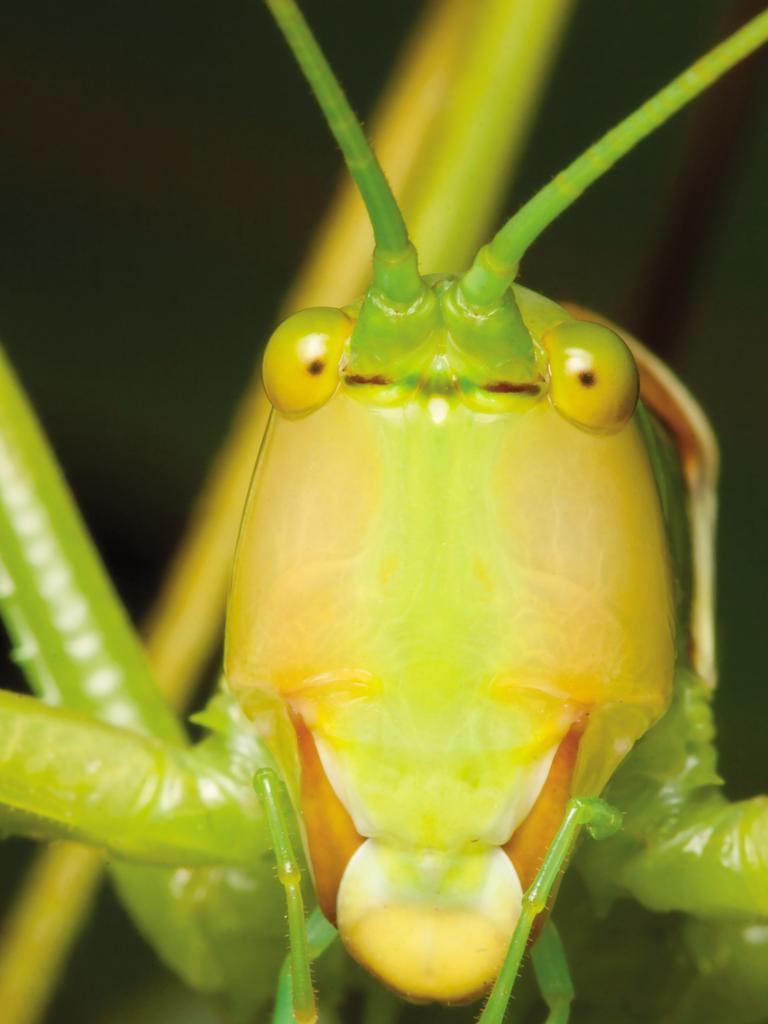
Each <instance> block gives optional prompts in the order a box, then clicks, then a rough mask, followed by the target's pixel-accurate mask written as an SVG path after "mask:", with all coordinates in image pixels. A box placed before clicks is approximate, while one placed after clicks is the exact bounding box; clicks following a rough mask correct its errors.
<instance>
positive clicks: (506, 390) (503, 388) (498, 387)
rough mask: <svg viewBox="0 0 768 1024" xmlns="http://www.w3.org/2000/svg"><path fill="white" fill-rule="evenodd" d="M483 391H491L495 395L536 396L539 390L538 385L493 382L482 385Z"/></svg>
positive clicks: (505, 381) (510, 381)
mask: <svg viewBox="0 0 768 1024" xmlns="http://www.w3.org/2000/svg"><path fill="white" fill-rule="evenodd" d="M483 391H492V392H493V393H494V394H496V395H538V393H539V391H541V388H540V386H539V385H538V384H517V383H516V382H515V381H512V380H494V381H491V382H490V384H483Z"/></svg>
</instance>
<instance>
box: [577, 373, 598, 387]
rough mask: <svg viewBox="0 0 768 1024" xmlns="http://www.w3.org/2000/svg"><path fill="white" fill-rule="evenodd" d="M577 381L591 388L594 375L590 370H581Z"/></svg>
mask: <svg viewBox="0 0 768 1024" xmlns="http://www.w3.org/2000/svg"><path fill="white" fill-rule="evenodd" d="M579 383H580V384H583V385H584V387H585V388H591V387H592V386H593V385H594V383H595V375H594V373H593V372H592V370H582V371H581V373H580V374H579Z"/></svg>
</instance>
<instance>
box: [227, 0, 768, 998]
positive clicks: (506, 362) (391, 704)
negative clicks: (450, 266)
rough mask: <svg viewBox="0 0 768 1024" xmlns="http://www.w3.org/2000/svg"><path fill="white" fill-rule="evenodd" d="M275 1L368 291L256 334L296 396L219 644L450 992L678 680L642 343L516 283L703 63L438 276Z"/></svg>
mask: <svg viewBox="0 0 768 1024" xmlns="http://www.w3.org/2000/svg"><path fill="white" fill-rule="evenodd" d="M267 2H268V4H269V6H270V8H271V9H272V10H273V13H274V14H275V16H276V18H277V20H278V21H279V23H280V25H281V27H282V29H283V31H284V33H285V34H286V36H287V37H288V39H289V42H290V43H291V46H292V48H293V49H294V52H295V54H296V56H297V58H298V60H299V62H300V64H301V65H302V68H303V70H304V71H305V73H306V75H307V77H308V78H309V80H310V83H311V84H312V86H313V89H314V90H315V92H316V94H317V96H318V99H319V100H320V103H321V106H322V107H323V110H324V111H325V113H326V116H327V118H328V121H329V124H330V126H331V128H332V130H333V132H334V134H335V136H336V138H337V141H338V142H339V144H340V146H341V148H342V150H343V152H344V155H345V158H346V160H347V163H348V166H349V168H350V171H351V173H352V174H353V176H354V177H355V180H356V181H357V183H358V185H359V187H360V191H361V193H362V195H363V198H364V200H365V202H366V205H367V207H368V210H369V214H370V217H371V222H372V225H373V229H374V235H375V239H376V249H375V252H374V257H373V273H372V283H371V286H370V287H369V289H368V291H367V292H366V294H365V296H364V298H363V300H362V302H361V303H360V304H359V305H358V306H351V307H348V308H345V309H343V310H338V309H336V310H331V309H315V310H305V311H304V312H302V313H298V314H296V315H294V316H293V317H291V318H289V319H288V320H287V321H286V322H285V323H284V324H282V325H281V326H280V327H279V328H278V329H277V331H276V332H275V333H274V335H273V336H272V338H271V339H270V342H269V344H268V346H267V351H266V354H265V361H264V382H265V386H266V389H267V392H268V395H269V397H270V398H271V400H272V402H273V404H274V406H275V408H276V410H277V411H278V415H276V416H274V417H273V419H272V421H271V425H270V428H269V431H268V433H267V436H266V439H265V442H264V446H263V448H262V452H261V455H260V459H259V463H258V465H257V469H256V472H255V474H254V478H253V484H252V489H251V495H250V498H249V502H248V506H247V509H246V513H245V517H244V522H243V528H242V531H241V536H240V541H239V546H238V553H237V557H236V564H235V571H234V577H233V584H232V592H231V598H230V607H229V618H228V631H227V651H226V657H225V663H226V672H227V676H228V678H229V680H230V682H231V684H232V685H233V687H234V689H235V690H236V691H237V693H238V695H239V697H240V699H241V701H242V702H243V704H244V706H245V707H246V709H257V710H259V711H260V712H261V711H263V709H264V707H265V706H268V707H269V709H270V713H271V714H272V716H273V720H274V722H275V723H277V724H276V725H274V726H270V727H269V728H270V729H271V730H272V731H271V732H270V735H271V736H272V739H273V740H274V743H273V747H274V749H276V751H277V754H278V757H279V758H280V759H281V764H282V765H283V767H284V768H286V774H287V775H288V777H289V778H290V779H291V780H292V781H293V784H294V785H293V788H294V799H295V802H296V804H297V806H299V807H300V808H301V811H302V817H303V825H304V829H305V834H306V839H307V846H308V850H309V854H310V860H311V863H312V866H313V871H314V876H315V882H316V887H317V891H318V899H319V902H320V904H321V907H322V909H323V910H324V912H325V913H326V914H327V915H328V916H329V918H331V919H335V920H336V921H337V922H338V924H339V927H340V931H341V934H342V938H343V939H344V941H345V943H346V944H347V946H348V948H349V949H350V950H351V951H352V952H353V954H354V955H355V956H356V957H357V958H358V959H359V960H360V961H361V962H362V963H363V964H364V965H365V966H367V967H368V968H369V969H370V970H371V971H372V972H373V973H375V974H377V975H378V976H379V977H381V978H382V979H383V980H384V981H385V982H386V983H387V984H388V985H390V986H391V987H392V988H394V989H395V990H397V991H399V992H401V993H402V994H404V995H406V996H408V997H411V998H413V999H417V1000H428V999H440V1000H443V1001H447V1002H453V1001H461V1000H464V999H469V998H471V997H472V996H474V995H477V994H478V993H479V992H481V991H482V990H483V989H485V988H487V987H488V986H489V985H490V984H491V983H492V982H493V979H494V977H495V975H496V973H497V971H498V969H499V965H500V963H501V960H502V958H503V954H504V950H505V947H506V944H507V943H508V942H509V939H510V936H511V934H512V931H513V928H514V925H515V921H516V918H517V916H518V914H519V909H520V898H521V893H522V890H523V889H524V888H526V887H527V886H528V885H529V884H530V882H531V881H532V879H533V877H534V874H535V868H536V866H537V864H538V863H540V861H541V859H542V857H543V855H544V852H545V851H546V849H547V846H548V844H549V842H550V840H551V838H552V835H553V832H554V827H555V826H556V824H557V822H558V816H559V815H560V814H562V812H563V809H564V807H565V804H566V801H567V799H568V798H569V796H571V795H572V794H578V795H590V794H595V793H598V792H599V791H600V790H601V788H602V787H603V786H604V785H605V783H606V782H607V780H608V779H609V778H610V776H611V775H612V773H613V771H614V770H615V768H616V767H617V765H618V764H619V763H620V761H621V760H622V758H623V757H624V756H625V754H626V753H627V751H628V750H630V749H631V747H632V745H633V744H634V742H635V741H636V740H637V739H638V738H639V737H640V736H641V735H642V734H643V733H644V732H645V731H646V730H647V729H648V728H649V726H650V725H651V724H652V723H653V722H654V720H655V719H656V718H657V717H658V716H659V715H660V714H661V713H662V712H663V711H664V710H665V709H666V707H667V706H668V703H669V700H670V694H671V683H672V676H673V670H674V659H675V637H674V629H675V614H674V605H675V595H674V586H673V581H672V576H671V568H670V556H669V549H668V543H667V537H666V532H665V526H664V520H663V514H662V509H661V503H660V497H659V492H658V488H657V484H656V480H655V477H654V472H653V467H652V466H651V463H650V459H649V457H648V451H647V448H646V446H645V440H644V435H643V434H642V431H641V429H640V427H639V425H638V422H637V420H636V418H635V417H633V413H634V410H635V407H636V403H637V399H638V378H637V370H636V367H635V364H634V361H633V358H632V355H631V354H630V352H629V350H628V349H627V348H626V346H625V345H624V343H623V341H622V340H621V339H620V338H619V337H618V335H616V334H615V333H614V332H613V331H611V330H610V329H609V328H607V327H605V326H603V325H601V324H592V323H584V322H580V321H577V320H575V319H574V318H572V317H570V316H569V315H568V313H567V312H566V311H565V310H564V309H562V308H561V307H559V306H557V305H556V304H554V303H552V302H550V301H549V300H547V299H545V298H543V297H542V296H539V295H536V294H535V293H534V292H531V291H528V290H527V289H525V288H522V287H520V286H518V285H516V284H515V283H514V279H515V276H516V273H517V266H518V263H519V260H520V258H521V257H522V255H523V253H524V251H525V248H526V247H527V245H528V244H529V243H530V242H531V241H532V240H533V239H534V238H535V237H536V236H537V234H538V233H539V232H540V231H541V230H542V228H543V227H545V226H546V225H547V224H548V223H549V222H550V221H551V220H552V219H553V218H554V216H556V215H557V214H558V213H559V212H560V211H561V210H563V209H564V208H565V207H566V206H567V205H568V203H569V202H570V201H571V200H572V199H573V198H574V197H575V195H577V194H578V193H579V192H580V191H582V190H583V189H584V188H585V187H586V186H587V185H588V184H590V183H591V182H592V181H594V180H595V178H596V177H597V176H598V173H599V169H601V168H603V169H604V168H605V167H606V166H610V164H611V163H612V162H613V161H614V160H615V159H617V158H618V157H619V156H621V155H622V154H623V153H624V152H626V151H627V150H628V149H629V148H630V147H631V146H632V145H634V143H635V142H637V141H638V140H639V138H641V137H643V135H644V134H647V133H648V131H650V130H651V129H652V128H653V127H654V126H655V125H656V124H658V123H660V121H661V120H663V119H665V118H666V117H667V116H669V114H670V113H671V112H673V111H674V110H675V109H677V108H678V107H679V106H680V105H681V103H682V102H684V101H685V99H688V98H691V96H692V95H694V94H695V92H696V91H698V90H699V89H700V88H702V87H703V85H702V83H703V81H704V80H705V79H706V78H707V76H689V78H685V79H684V80H682V84H681V80H678V82H676V83H673V85H674V87H673V88H671V89H670V88H668V89H667V90H664V91H662V93H660V94H659V97H658V98H657V101H656V102H655V104H653V105H651V106H646V107H645V108H641V110H640V111H639V112H638V113H637V114H635V115H632V116H631V117H630V118H629V119H628V120H627V122H625V123H624V125H623V126H620V130H619V131H618V132H613V133H609V135H608V136H606V138H605V139H604V140H602V141H601V142H600V143H598V144H597V147H593V149H592V150H590V151H588V153H587V154H586V155H585V157H582V158H579V160H577V161H576V162H575V163H574V164H573V165H572V166H571V167H570V168H568V169H567V170H566V172H564V174H563V175H560V176H559V177H558V178H556V179H555V180H554V181H553V182H552V183H551V185H549V186H547V187H546V188H545V189H544V190H543V191H542V192H541V193H539V195H537V196H536V197H534V199H533V200H532V201H531V202H530V203H528V204H526V206H524V207H523V208H522V209H521V210H520V211H519V213H518V214H517V215H516V216H515V217H513V218H512V219H511V221H510V222H508V224H506V225H505V226H504V227H503V228H502V229H501V231H500V232H499V233H498V234H497V236H496V237H495V238H494V239H493V240H492V241H491V243H490V244H489V245H487V246H485V247H483V249H481V251H480V252H479V253H478V255H477V258H476V259H475V261H474V263H473V265H472V267H471V268H470V270H469V271H467V272H466V273H465V274H464V275H462V276H461V277H450V276H441V277H436V278H428V279H425V278H423V277H422V276H421V274H420V273H419V270H418V265H417V258H416V254H415V251H414V249H413V247H412V245H411V243H410V241H409V239H408V235H407V232H406V229H405V225H404V222H403V219H402V216H401V215H400V212H399V210H398V208H397V204H396V203H395V200H394V198H393V196H392V194H391V192H390V191H389V188H388V186H387V184H386V181H385V179H384V176H383V174H382V172H381V169H380V168H379V166H378V164H377V163H376V160H375V157H374V156H373V154H372V152H371V151H370V148H369V147H368V144H367V142H366V140H365V138H364V136H363V134H362V131H361V130H360V127H359V125H358V124H357V122H356V121H355V120H354V117H353V116H352V115H351V112H350V111H349V108H348V105H347V104H346V100H345V99H344V96H343V93H342V92H341V89H340V87H339V86H338V83H336V82H335V79H334V78H333V76H332V73H331V71H330V69H329V68H328V66H327V64H326V62H325V60H324V58H323V57H322V54H321V53H320V51H319V49H318V48H317V44H316V43H315V41H314V39H313V38H312V36H311V34H310V33H309V30H308V29H307V27H306V25H305V24H304V22H303V20H302V19H301V16H300V14H299V12H298V10H297V9H296V7H295V4H294V3H293V2H292V0H267ZM757 21H758V22H759V23H760V24H759V25H758V28H757V29H756V30H755V31H752V33H751V34H750V33H749V32H748V33H747V36H746V37H742V39H741V41H740V42H738V43H737V44H734V43H733V42H731V43H730V44H725V50H722V48H721V49H720V50H718V51H714V64H715V68H714V70H715V72H717V73H720V72H722V70H724V69H725V68H726V67H727V66H729V62H730V63H731V64H732V63H733V62H734V60H735V59H736V57H735V56H734V54H743V53H744V52H745V50H744V47H745V46H752V47H753V48H754V45H757V44H756V42H755V39H756V38H757V36H760V34H761V33H762V35H761V38H765V37H766V36H768V16H763V17H762V19H757ZM753 24H755V23H753ZM736 38H737V37H734V39H736ZM745 38H746V43H745V42H744V39H745ZM718 61H719V62H720V63H718ZM710 70H712V69H711V68H710ZM681 97H682V100H681ZM280 414H282V415H280ZM275 737H278V739H275ZM286 737H288V739H287V741H286ZM297 766H300V771H296V770H295V769H296V767H297Z"/></svg>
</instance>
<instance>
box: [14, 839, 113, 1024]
mask: <svg viewBox="0 0 768 1024" xmlns="http://www.w3.org/2000/svg"><path fill="white" fill-rule="evenodd" d="M101 867H102V857H101V854H100V853H99V851H97V850H91V849H89V848H86V847H83V846H72V845H70V844H69V843H55V844H53V845H51V846H49V847H46V849H45V850H44V851H43V852H41V853H40V854H38V855H37V857H36V859H35V862H34V863H33V865H32V868H31V869H30V871H29V874H28V876H27V879H26V882H25V885H24V888H23V889H22V891H21V894H20V895H19V897H18V899H17V901H16V904H15V906H14V907H13V910H12V911H11V913H10V914H9V915H8V917H7V918H6V920H5V921H4V923H3V930H2V933H1V934H0V1000H1V1001H0V1006H2V1019H3V1021H5V1022H7V1024H33V1022H34V1021H36V1020H39V1019H40V1017H41V1016H42V1014H43V1012H44V1011H45V1008H46V1005H47V1004H48V1000H49V998H50V995H51V992H52V991H53V990H54V989H55V987H56V985H57V983H58V980H59V977H60V975H61V972H62V969H63V967H64V965H65V964H66V961H67V956H68V954H69V951H70V948H71V946H72V944H73V942H74V941H75V940H76V939H77V937H78V935H79V933H80V930H81V928H82V927H83V925H84V924H85V922H86V919H87V917H88V914H89V913H90V909H91V905H92V902H93V896H94V893H95V891H96V887H97V885H98V883H99V880H100V878H101Z"/></svg>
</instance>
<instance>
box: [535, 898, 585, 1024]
mask: <svg viewBox="0 0 768 1024" xmlns="http://www.w3.org/2000/svg"><path fill="white" fill-rule="evenodd" d="M531 960H532V961H533V969H534V971H535V972H536V980H537V981H538V983H539V991H540V992H541V997H542V999H543V1000H544V1002H545V1003H546V1004H547V1007H548V1009H549V1016H548V1017H547V1019H546V1022H545V1024H568V1019H569V1017H570V1014H571V1003H572V1002H573V997H574V991H573V982H572V981H571V973H570V971H569V970H568V960H567V959H566V956H565V950H564V949H563V943H562V941H561V939H560V933H559V932H558V930H557V928H556V926H555V922H554V921H553V920H552V919H551V918H550V919H549V921H547V923H546V924H545V925H544V927H543V928H542V929H541V933H540V934H539V937H538V938H537V940H536V942H535V944H534V946H533V948H532V950H531Z"/></svg>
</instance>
